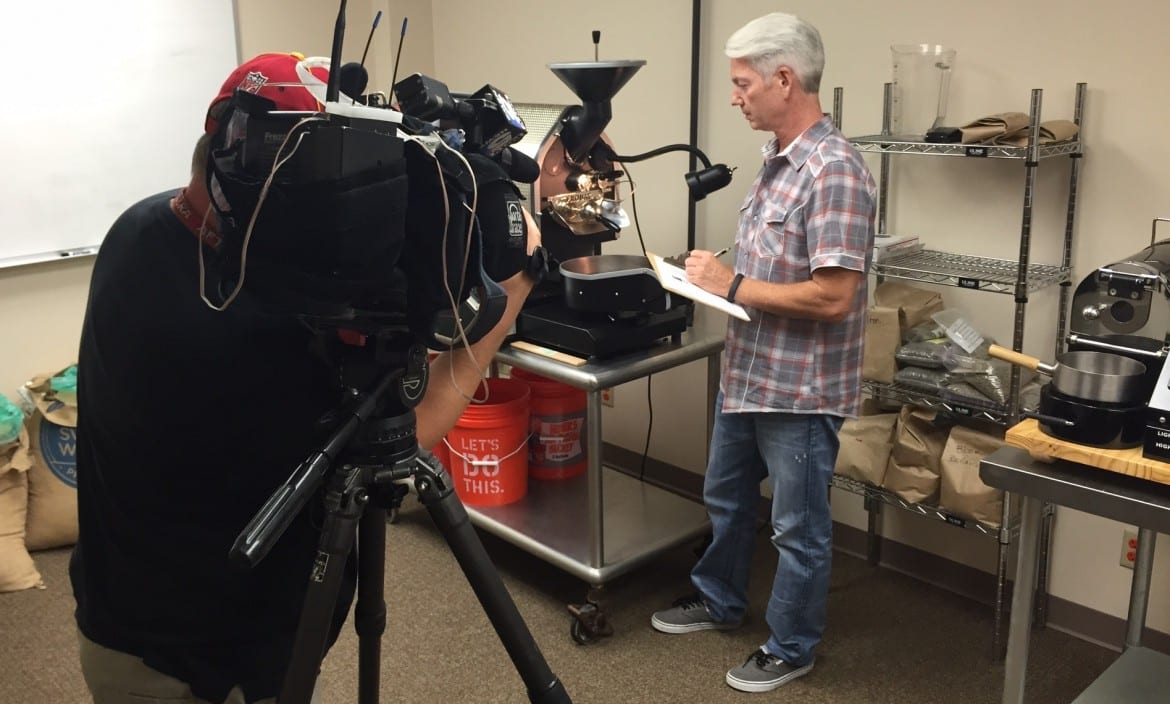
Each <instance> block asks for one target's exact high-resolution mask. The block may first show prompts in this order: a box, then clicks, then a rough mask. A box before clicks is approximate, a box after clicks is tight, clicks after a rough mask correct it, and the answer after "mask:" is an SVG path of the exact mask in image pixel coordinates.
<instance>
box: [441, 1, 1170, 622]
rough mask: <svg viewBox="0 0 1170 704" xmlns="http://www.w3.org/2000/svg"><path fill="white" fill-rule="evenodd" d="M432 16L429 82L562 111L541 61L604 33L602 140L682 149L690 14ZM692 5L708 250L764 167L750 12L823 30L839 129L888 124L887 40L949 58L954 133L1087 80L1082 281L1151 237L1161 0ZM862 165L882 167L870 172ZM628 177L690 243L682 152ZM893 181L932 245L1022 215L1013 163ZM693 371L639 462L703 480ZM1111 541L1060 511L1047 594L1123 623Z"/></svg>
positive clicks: (981, 241)
mask: <svg viewBox="0 0 1170 704" xmlns="http://www.w3.org/2000/svg"><path fill="white" fill-rule="evenodd" d="M434 5H435V8H436V14H438V15H441V16H444V17H457V18H459V20H460V21H458V22H450V23H448V24H445V25H443V26H436V29H435V55H436V71H437V75H438V76H439V77H440V78H441V79H442V80H444V81H447V82H448V83H449V84H451V85H452V86H458V87H460V88H462V89H474V88H475V87H478V86H479V85H480V84H482V83H484V82H487V81H490V82H492V83H493V84H495V85H498V86H500V87H502V88H504V89H505V90H506V91H507V92H508V93H509V94H510V95H511V96H512V98H513V99H514V100H518V101H563V100H571V97H570V96H569V94H568V93H567V90H566V89H564V88H563V87H562V86H560V85H559V83H558V81H557V80H556V78H555V77H553V76H552V75H551V74H550V73H549V72H548V71H547V69H545V68H544V66H545V64H547V63H549V62H551V61H565V60H581V59H587V58H591V57H592V45H591V42H590V39H589V31H590V30H592V29H601V30H602V42H601V57H602V58H609V59H617V58H644V59H647V60H648V64H647V66H646V67H645V68H643V69H642V70H641V71H640V72H639V74H638V75H636V76H635V77H634V78H633V79H632V80H631V81H630V83H629V84H628V85H627V87H626V88H624V89H623V91H622V92H621V93H619V94H618V96H617V98H616V99H615V100H614V119H613V121H612V122H611V125H610V127H609V128H608V129H607V133H608V134H609V135H610V137H611V138H612V139H613V140H614V142H615V145H616V146H617V147H619V150H621V151H627V152H634V151H641V150H646V149H650V148H653V147H656V146H660V145H662V144H666V143H668V142H674V141H684V140H685V138H686V134H687V133H686V130H687V86H688V70H689V68H688V65H689V64H688V62H689V47H690V43H689V40H690V37H689V31H690V30H689V20H690V11H691V3H688V2H683V1H682V0H673V1H671V0H659V1H657V2H640V3H630V2H619V1H618V0H597V1H596V2H594V3H592V4H591V5H590V11H589V13H588V15H584V14H574V13H571V12H568V11H563V12H562V11H550V10H549V8H550V4H549V3H547V2H541V1H540V0H514V1H513V2H512V3H510V4H509V10H510V11H509V12H508V13H507V14H506V15H503V14H500V13H497V12H495V11H493V10H492V9H491V8H490V7H489V6H488V5H489V4H488V3H480V2H477V1H476V0H434ZM703 6H704V11H703V21H702V24H703V29H702V50H701V53H702V59H703V69H702V81H701V83H702V85H701V94H702V108H701V110H700V122H701V131H700V140H699V145H700V147H702V148H703V149H704V151H706V152H707V154H708V155H709V156H710V157H711V159H712V160H714V161H717V162H718V161H723V162H726V163H728V164H729V165H732V166H736V167H738V168H739V170H738V171H737V173H736V176H735V180H734V181H733V183H732V185H731V186H730V187H728V188H726V189H724V190H723V191H720V192H718V193H715V194H713V195H711V196H710V197H708V199H707V200H706V201H704V203H703V204H702V205H701V206H700V208H699V223H700V227H699V242H700V244H701V245H706V246H707V247H708V248H711V249H715V248H717V247H720V246H723V245H724V244H725V243H726V242H727V241H728V240H729V239H730V238H731V237H732V234H733V230H732V228H733V227H734V222H735V215H736V209H737V206H738V204H739V202H740V200H741V199H742V195H743V189H744V188H745V187H746V185H747V184H748V183H749V182H750V179H751V178H752V176H753V175H754V173H755V171H756V168H757V167H758V164H759V151H758V149H759V146H760V144H761V143H762V142H763V140H764V139H765V136H764V135H761V134H760V133H753V132H752V131H751V130H749V129H748V128H747V126H746V125H745V123H744V121H743V118H742V117H741V116H740V115H739V112H738V111H737V110H735V109H734V108H732V107H730V105H729V102H728V101H729V93H728V86H729V83H728V79H727V62H726V59H725V58H724V57H723V55H722V45H723V42H724V41H725V40H726V38H727V36H728V35H729V34H730V33H731V32H732V31H734V30H735V29H736V28H738V27H739V26H741V25H742V24H743V23H744V22H746V21H747V20H749V19H751V18H753V17H755V16H758V15H760V14H764V13H766V12H771V11H775V10H778V9H782V10H785V11H789V12H795V13H797V14H801V15H803V16H805V17H806V18H808V19H809V20H810V21H812V22H813V23H814V24H816V25H818V27H819V28H820V30H821V32H822V35H823V37H824V40H825V44H826V48H827V53H828V65H827V68H826V73H825V79H824V82H823V84H822V99H823V104H824V107H825V109H826V110H829V109H831V105H832V98H831V96H832V88H833V87H835V86H841V87H843V88H844V106H845V107H844V124H843V126H844V129H845V131H846V132H847V133H850V134H871V133H874V132H877V131H879V130H880V128H881V97H882V83H884V82H886V81H889V80H890V72H891V59H890V49H889V47H890V45H891V44H901V43H941V44H947V45H950V46H952V47H955V48H956V49H957V51H958V54H957V61H956V66H955V73H954V78H953V81H952V84H951V100H950V109H949V111H948V113H949V116H950V117H951V121H953V122H955V123H959V124H961V123H962V122H965V121H969V120H972V119H974V118H976V117H979V116H982V115H986V114H990V113H995V112H1002V111H1008V110H1019V111H1024V112H1027V111H1028V109H1029V100H1030V96H1031V89H1033V88H1042V89H1044V94H1043V112H1042V117H1043V118H1046V119H1048V118H1062V117H1071V116H1072V105H1073V94H1074V88H1075V84H1076V83H1077V82H1081V81H1083V82H1086V83H1088V88H1089V91H1088V101H1087V113H1086V116H1085V127H1086V132H1085V139H1086V143H1087V145H1088V146H1087V148H1086V158H1085V162H1084V169H1083V175H1082V179H1081V193H1080V204H1079V219H1078V223H1077V227H1076V233H1075V235H1076V239H1075V244H1074V249H1073V255H1074V259H1073V265H1074V279H1073V280H1074V282H1076V281H1079V280H1080V278H1081V277H1083V276H1084V275H1085V274H1086V273H1087V272H1088V271H1091V270H1092V269H1093V268H1095V267H1097V266H1100V265H1103V264H1106V263H1108V262H1111V261H1115V260H1117V259H1120V258H1123V257H1125V256H1127V255H1130V254H1132V253H1134V252H1136V251H1138V250H1140V249H1141V248H1142V247H1143V246H1144V245H1145V244H1146V243H1147V242H1148V239H1149V233H1150V223H1151V221H1152V219H1153V218H1154V217H1156V216H1160V215H1167V214H1170V198H1168V197H1167V195H1166V191H1167V186H1168V185H1170V178H1168V177H1167V175H1166V172H1165V164H1166V163H1167V162H1168V159H1167V157H1168V156H1170V154H1168V152H1170V141H1168V140H1165V139H1162V138H1160V137H1159V134H1160V132H1161V126H1162V122H1163V121H1164V120H1163V116H1164V115H1165V114H1166V112H1167V110H1168V109H1170V101H1168V99H1167V97H1166V93H1165V91H1164V90H1163V89H1162V86H1163V85H1164V83H1165V78H1164V75H1163V74H1164V70H1165V67H1166V66H1168V65H1170V45H1168V44H1167V43H1166V42H1164V41H1162V40H1161V39H1160V34H1161V33H1162V32H1163V30H1164V28H1165V27H1166V26H1167V24H1168V23H1170V6H1167V5H1166V4H1165V3H1163V2H1160V1H1159V0H1141V1H1139V2H1132V3H1126V4H1125V11H1124V12H1118V7H1117V6H1115V5H1108V4H1096V5H1093V4H1089V5H1086V6H1078V8H1077V10H1076V11H1075V12H1069V11H1068V6H1067V5H1063V4H1061V3H1059V2H1056V1H1055V0H1036V1H1035V2H1030V3H1018V2H1006V1H1004V0H992V1H991V2H989V3H984V4H981V5H979V6H978V8H972V7H969V6H964V5H961V4H959V3H954V2H951V3H946V2H944V3H943V4H942V5H940V4H939V3H938V2H937V0H935V1H931V2H928V1H926V0H890V1H887V2H882V3H875V2H868V1H865V0H843V1H842V2H835V3H824V2H815V1H814V0H790V1H789V2H787V3H783V4H780V5H777V4H776V3H775V2H770V1H763V0H739V1H737V2H729V1H727V0H709V1H708V2H705V3H703ZM956 18H959V19H956ZM963 18H969V21H968V20H966V19H963ZM497 36H504V37H508V38H509V40H510V41H509V44H508V47H507V51H501V50H495V51H493V50H491V47H492V45H491V44H490V42H489V41H488V40H487V38H490V37H497ZM872 166H873V168H874V169H875V170H876V168H877V164H876V162H875V163H874V164H873V165H872ZM638 167H639V168H638V170H637V171H636V172H635V176H636V177H637V179H638V182H639V190H638V196H639V199H638V213H639V216H640V221H641V224H642V228H643V232H644V235H645V237H646V245H647V247H648V248H650V249H657V250H662V251H671V250H673V249H677V248H679V246H680V244H682V243H684V242H685V200H684V198H685V194H684V193H683V192H682V189H681V188H679V186H680V184H679V183H678V181H677V179H678V178H679V174H680V173H681V171H682V170H683V169H684V168H685V164H684V163H683V158H682V157H678V159H677V160H675V159H672V158H670V157H664V158H661V159H657V160H654V161H652V162H649V163H645V164H639V165H638ZM1068 174H1069V168H1068V164H1067V160H1061V161H1059V162H1045V164H1044V165H1043V166H1042V168H1041V169H1040V173H1039V176H1038V178H1037V184H1036V191H1035V202H1034V209H1035V221H1034V227H1033V232H1032V237H1033V260H1034V261H1038V262H1042V263H1058V262H1059V257H1060V245H1061V236H1062V233H1063V217H1064V212H1065V208H1066V205H1067V201H1066V200H1065V199H1064V193H1065V192H1066V188H1067V183H1068ZM891 177H892V179H894V182H895V195H894V200H893V202H892V208H891V211H892V213H891V219H890V225H891V227H890V229H891V231H896V232H915V233H918V234H919V235H920V236H922V237H923V238H925V239H926V240H927V241H928V242H929V243H930V245H931V246H934V247H938V248H941V249H948V250H953V251H957V252H963V253H970V254H980V255H984V256H993V257H1002V258H1008V259H1013V258H1015V257H1016V255H1017V253H1018V242H1019V235H1020V229H1021V227H1020V216H1021V213H1022V210H1023V206H1024V203H1023V170H1022V168H1021V167H1020V164H1019V163H1015V162H1011V163H1008V162H974V161H970V160H956V159H925V158H923V157H913V156H907V157H902V159H901V160H898V161H895V163H894V166H893V167H892V170H891ZM1167 236H1170V233H1164V234H1162V237H1167ZM606 247H607V248H606V251H607V252H615V253H620V252H631V251H636V249H637V242H636V237H635V236H634V234H633V233H632V232H627V233H624V236H623V239H622V240H620V241H619V242H618V243H615V244H614V245H607V246H606ZM963 293H965V292H962V291H959V290H958V289H949V290H945V291H944V295H945V296H946V297H947V299H948V304H949V305H951V306H953V307H961V308H964V309H966V310H969V311H970V312H971V313H972V314H977V316H978V323H979V325H980V327H981V328H983V330H984V332H985V334H988V335H990V336H993V337H996V338H998V339H1001V340H1010V339H1011V332H1012V306H1011V298H1010V297H1009V296H1000V295H994V294H973V295H970V296H963V295H961V294H963ZM1056 300H1057V299H1056V295H1055V292H1054V291H1047V292H1041V293H1039V294H1037V295H1035V296H1034V297H1033V303H1032V304H1031V305H1030V306H1029V309H1028V315H1027V319H1026V325H1027V329H1028V337H1027V341H1026V345H1025V349H1026V350H1028V351H1032V352H1034V353H1037V354H1040V355H1043V356H1045V357H1051V355H1052V352H1053V350H1054V348H1055V321H1056V320H1057V316H1059V315H1061V313H1060V312H1059V311H1057V305H1056ZM701 324H702V325H706V326H709V328H710V329H713V330H718V329H720V328H721V326H722V320H720V319H718V318H717V317H716V316H707V317H705V318H704V319H703V320H701ZM692 367H693V368H692ZM701 373H702V369H701V366H699V365H690V366H688V367H686V368H684V370H683V371H682V372H681V373H679V374H664V375H660V376H659V377H656V378H655V383H654V384H653V395H654V408H655V410H656V411H657V413H656V416H655V431H654V436H653V441H652V443H651V454H652V455H653V456H654V457H658V458H662V459H665V460H667V461H670V462H673V463H675V464H679V465H681V466H684V467H688V468H691V469H694V470H696V471H701V469H702V466H703V458H702V453H701V451H700V450H699V449H698V448H699V442H698V441H699V439H700V438H701V433H698V432H696V430H695V429H696V428H701V424H699V422H698V421H699V420H700V419H701V418H702V416H703V414H704V413H705V406H704V402H703V398H702V384H701V383H700V380H701ZM659 378H662V379H663V381H661V382H660V381H658V380H659ZM616 398H617V401H616V407H615V408H614V409H613V410H612V411H610V410H609V409H607V411H606V419H605V420H606V431H605V434H606V439H607V440H609V441H611V442H617V443H618V444H620V445H623V446H624V447H627V448H629V449H633V450H637V451H641V449H642V444H643V442H644V439H645V432H646V402H645V385H644V384H643V383H634V384H628V385H626V386H623V387H621V388H620V389H618V393H617V395H616ZM833 508H834V513H835V515H836V517H837V519H838V520H843V521H845V522H847V523H850V524H852V525H854V526H857V527H864V525H865V514H864V512H863V511H862V509H861V505H860V500H859V499H858V498H857V497H854V496H852V495H846V494H838V495H837V496H835V497H834V504H833ZM883 523H884V525H883V532H884V533H885V534H886V535H888V536H890V537H892V538H894V539H897V540H901V541H903V542H906V543H909V544H911V545H915V546H918V547H920V548H922V549H925V550H929V551H931V552H935V553H938V554H941V555H945V556H947V557H950V558H952V559H959V560H961V561H964V562H968V563H970V564H974V565H976V566H978V567H981V568H982V569H985V570H987V571H994V568H995V543H994V541H992V540H989V539H986V538H982V537H978V536H975V535H973V534H971V533H968V532H965V531H959V530H953V529H950V528H949V527H947V526H941V525H938V524H934V523H928V522H926V521H924V520H923V519H921V518H917V517H914V516H911V515H909V514H906V513H904V512H899V511H894V510H890V511H887V512H886V514H885V518H884V519H883ZM1121 533H1122V526H1120V525H1119V524H1116V523H1114V522H1112V521H1105V520H1102V519H1096V518H1093V517H1090V516H1086V515H1083V514H1079V513H1077V512H1074V511H1068V510H1060V511H1059V515H1058V516H1057V520H1056V524H1055V536H1054V540H1053V554H1052V559H1053V563H1052V574H1051V585H1050V586H1051V591H1052V593H1053V594H1054V595H1056V596H1059V597H1062V598H1065V599H1069V600H1071V601H1074V602H1076V603H1079V604H1084V605H1086V606H1089V607H1091V608H1094V609H1098V610H1100V611H1104V612H1106V613H1110V614H1113V615H1116V616H1124V613H1125V601H1126V594H1127V589H1128V580H1129V578H1130V576H1131V574H1132V573H1131V572H1129V571H1128V570H1126V569H1124V568H1122V567H1120V566H1118V564H1117V560H1118V556H1119V548H1120V544H1121ZM1163 547H1165V546H1163ZM1164 552H1165V551H1164V550H1162V551H1159V554H1158V559H1157V566H1156V568H1155V574H1154V586H1153V589H1152V592H1151V593H1152V594H1155V595H1157V594H1165V593H1167V589H1166V588H1165V586H1166V585H1167V583H1168V582H1170V575H1167V572H1168V570H1167V569H1166V568H1167V566H1168V565H1170V562H1167V559H1166V555H1165V554H1164ZM1150 624H1151V625H1152V626H1154V627H1155V628H1158V629H1159V630H1162V631H1167V630H1170V602H1167V600H1165V599H1160V598H1158V597H1156V596H1155V598H1153V599H1152V600H1151V605H1150Z"/></svg>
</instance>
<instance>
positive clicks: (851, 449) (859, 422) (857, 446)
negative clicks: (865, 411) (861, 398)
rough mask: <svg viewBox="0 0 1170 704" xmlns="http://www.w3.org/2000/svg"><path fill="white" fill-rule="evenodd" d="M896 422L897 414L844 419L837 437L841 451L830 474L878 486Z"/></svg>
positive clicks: (891, 447)
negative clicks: (833, 473) (832, 472)
mask: <svg viewBox="0 0 1170 704" xmlns="http://www.w3.org/2000/svg"><path fill="white" fill-rule="evenodd" d="M897 422H898V414H897V413H881V414H878V415H872V416H861V417H860V418H849V419H847V420H846V421H845V423H844V424H842V425H841V432H840V433H838V434H837V438H838V439H839V440H840V441H841V449H840V451H839V452H838V453H837V464H836V466H835V467H834V468H833V471H834V472H835V473H837V474H840V475H841V476H843V477H849V478H850V479H856V480H857V481H859V482H865V483H866V484H872V485H874V486H881V485H882V479H884V478H885V476H886V464H887V463H888V462H889V461H890V451H891V450H892V449H893V447H894V426H895V425H896V424H897Z"/></svg>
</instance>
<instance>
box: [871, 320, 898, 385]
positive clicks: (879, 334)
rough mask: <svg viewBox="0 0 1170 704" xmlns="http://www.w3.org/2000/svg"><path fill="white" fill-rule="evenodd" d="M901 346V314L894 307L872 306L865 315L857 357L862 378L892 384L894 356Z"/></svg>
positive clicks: (894, 367)
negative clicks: (860, 346)
mask: <svg viewBox="0 0 1170 704" xmlns="http://www.w3.org/2000/svg"><path fill="white" fill-rule="evenodd" d="M901 344H902V322H901V312H900V311H899V310H898V309H897V308H887V307H884V306H874V307H873V308H870V309H869V310H868V311H867V312H866V316H865V351H864V353H863V355H862V358H861V376H862V378H863V379H870V380H872V381H878V382H881V383H883V384H892V383H894V373H895V372H897V371H898V364H897V362H895V361H894V353H895V352H897V351H898V347H899V346H900V345H901Z"/></svg>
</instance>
